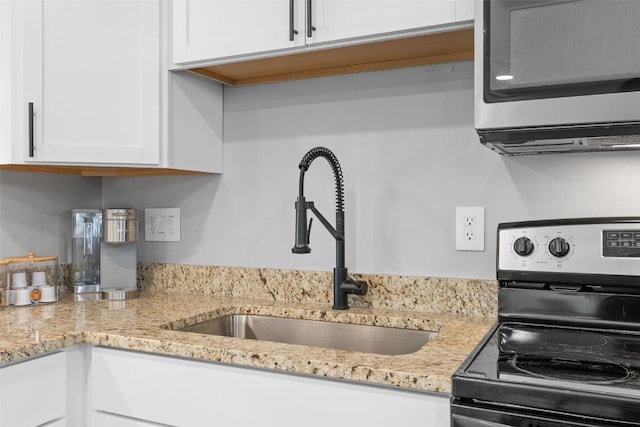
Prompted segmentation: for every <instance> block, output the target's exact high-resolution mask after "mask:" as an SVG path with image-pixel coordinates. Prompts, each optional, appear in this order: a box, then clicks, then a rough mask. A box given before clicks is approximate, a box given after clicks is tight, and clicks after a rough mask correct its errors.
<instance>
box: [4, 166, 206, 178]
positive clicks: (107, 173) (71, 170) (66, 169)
mask: <svg viewBox="0 0 640 427" xmlns="http://www.w3.org/2000/svg"><path fill="white" fill-rule="evenodd" d="M0 170H11V171H21V172H40V173H56V174H66V175H79V176H94V177H125V176H129V177H133V176H167V175H203V174H207V172H196V171H188V170H181V169H166V168H134V167H111V166H66V165H30V164H29V165H14V164H8V165H0Z"/></svg>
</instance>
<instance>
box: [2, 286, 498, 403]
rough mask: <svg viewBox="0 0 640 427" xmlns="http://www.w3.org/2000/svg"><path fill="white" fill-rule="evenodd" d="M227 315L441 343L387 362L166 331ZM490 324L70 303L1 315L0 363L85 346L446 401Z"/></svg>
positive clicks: (275, 305)
mask: <svg viewBox="0 0 640 427" xmlns="http://www.w3.org/2000/svg"><path fill="white" fill-rule="evenodd" d="M232 313H240V314H248V313H252V314H263V315H273V316H280V317H295V318H305V319H322V320H328V321H337V322H347V323H358V324H370V325H379V326H391V327H402V328H411V329H425V330H435V331H438V335H437V336H436V337H434V338H433V339H432V340H431V341H430V342H429V343H427V344H426V345H425V346H424V347H422V348H421V349H420V350H418V351H417V352H415V353H412V354H407V355H399V356H387V355H377V354H370V353H358V352H351V351H344V350H331V349H323V348H317V347H308V346H302V345H290V344H280V343H273V342H266V341H255V340H246V339H239V338H229V337H222V336H212V335H202V334H195V333H186V332H179V331H174V330H171V328H177V327H181V326H187V325H190V324H194V323H198V322H201V321H204V320H207V319H210V318H214V317H217V316H220V315H224V314H232ZM494 321H495V319H493V318H492V317H472V316H463V315H456V314H437V313H428V312H420V311H402V310H391V309H380V308H360V307H357V308H351V309H349V310H345V311H334V310H331V308H330V306H328V305H326V304H317V303H315V304H314V303H301V302H291V301H286V302H285V301H274V300H258V299H240V298H217V297H214V296H210V295H202V294H185V293H178V292H166V291H145V292H142V293H141V296H140V298H138V299H135V300H129V301H85V302H76V301H75V300H74V298H73V296H72V295H67V296H65V297H64V298H63V299H62V300H61V301H59V302H57V303H55V304H40V305H38V306H30V307H9V308H5V309H1V310H0V364H2V363H8V362H12V361H16V360H20V359H21V358H25V357H30V356H35V355H38V354H41V353H45V352H48V351H53V350H58V349H62V348H65V347H68V346H72V345H75V344H82V343H89V344H94V345H101V346H107V347H113V348H120V349H128V350H137V351H144V352H150V353H156V354H165V355H171V356H178V357H185V358H190V359H196V360H204V361H213V362H223V363H228V364H233V365H237V366H248V367H254V368H266V369H272V370H275V371H286V372H291V373H298V374H307V375H312V376H313V375H317V376H324V377H328V378H338V379H345V380H351V381H358V382H363V383H369V384H378V385H386V386H392V387H399V388H406V389H413V390H420V391H431V392H442V393H450V392H451V375H452V374H453V372H454V371H455V370H456V369H457V368H458V366H459V365H460V364H461V363H462V361H463V360H464V359H465V358H466V357H467V356H468V355H469V353H470V352H471V351H472V350H473V348H474V347H475V346H476V344H477V343H478V342H479V341H480V340H481V339H482V337H483V336H484V335H485V334H486V333H487V331H488V330H489V329H490V328H491V326H492V325H493V323H494ZM0 366H1V365H0Z"/></svg>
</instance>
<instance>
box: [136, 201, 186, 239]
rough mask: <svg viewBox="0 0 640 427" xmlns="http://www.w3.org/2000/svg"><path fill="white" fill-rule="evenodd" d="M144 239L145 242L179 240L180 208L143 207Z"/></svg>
mask: <svg viewBox="0 0 640 427" xmlns="http://www.w3.org/2000/svg"><path fill="white" fill-rule="evenodd" d="M144 240H145V241H147V242H179V241H180V208H148V209H145V210H144Z"/></svg>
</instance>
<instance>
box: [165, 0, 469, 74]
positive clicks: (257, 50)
mask: <svg viewBox="0 0 640 427" xmlns="http://www.w3.org/2000/svg"><path fill="white" fill-rule="evenodd" d="M469 1H471V0H268V1H267V0H174V1H173V62H174V64H176V66H177V67H178V68H184V67H190V66H198V65H203V64H208V63H209V64H210V63H216V62H220V63H222V62H225V61H226V62H228V61H233V60H235V59H236V58H239V57H240V58H247V57H261V56H273V55H274V54H279V53H281V52H283V51H293V50H295V49H296V48H299V47H313V46H315V45H317V46H319V47H322V46H323V45H327V44H328V45H336V46H340V45H345V44H350V43H353V42H360V41H367V40H376V39H379V38H389V37H394V36H396V35H401V34H403V33H407V32H419V31H423V30H425V29H430V28H433V27H435V26H439V25H445V24H452V23H454V22H457V21H461V20H466V19H470V18H468V17H467V15H469V13H468V9H467V11H466V12H465V7H464V6H461V7H458V5H457V3H458V2H469ZM458 12H459V16H457V13H458Z"/></svg>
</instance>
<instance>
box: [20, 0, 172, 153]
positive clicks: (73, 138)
mask: <svg viewBox="0 0 640 427" xmlns="http://www.w3.org/2000/svg"><path fill="white" fill-rule="evenodd" d="M19 3H20V5H21V7H23V8H24V10H23V16H24V28H23V35H24V48H23V52H24V73H25V74H24V76H25V77H24V78H25V81H24V96H23V105H22V106H21V108H22V110H21V115H22V117H23V119H24V120H23V128H24V130H25V139H26V140H25V153H24V159H25V161H27V162H30V161H33V162H47V163H49V162H54V163H55V162H61V163H66V164H69V163H93V164H116V165H128V164H136V165H156V164H158V162H159V156H160V72H161V63H160V57H161V52H160V48H161V44H160V28H161V17H160V1H159V0H120V1H111V0H91V1H85V0H43V1H27V2H19ZM30 103H31V104H32V105H33V113H34V114H33V125H32V126H30V125H29V113H28V111H29V104H30ZM29 134H31V135H33V142H34V150H33V153H29V152H28V149H27V148H26V147H28V145H29V142H28V139H29Z"/></svg>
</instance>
